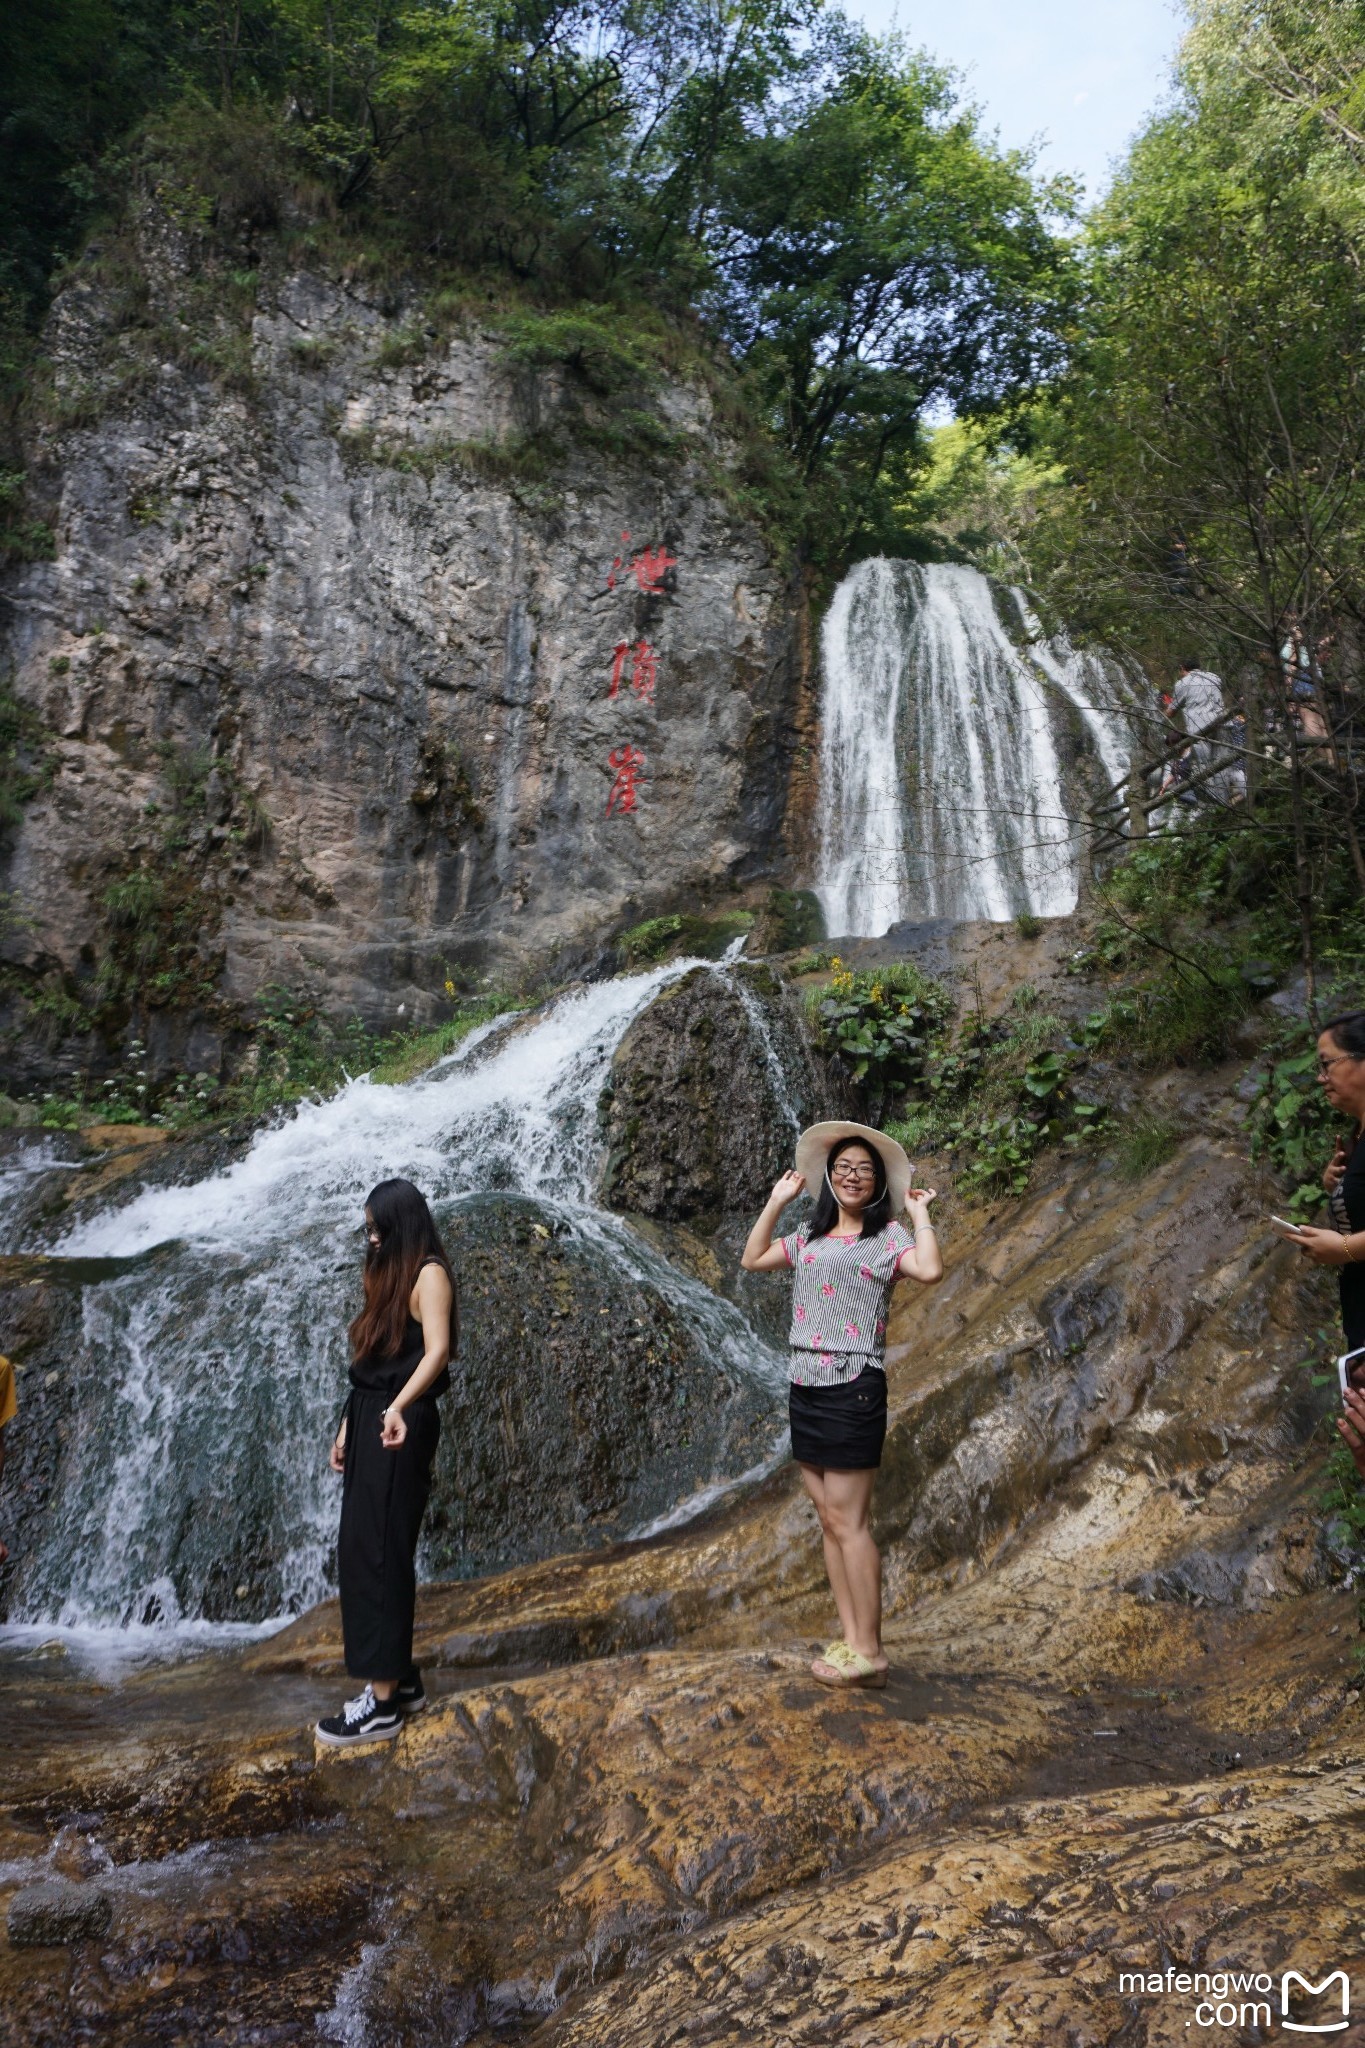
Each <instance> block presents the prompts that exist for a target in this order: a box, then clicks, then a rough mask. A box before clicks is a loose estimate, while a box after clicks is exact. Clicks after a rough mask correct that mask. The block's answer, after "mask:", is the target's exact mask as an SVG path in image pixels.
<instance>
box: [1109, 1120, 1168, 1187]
mask: <svg viewBox="0 0 1365 2048" xmlns="http://www.w3.org/2000/svg"><path fill="white" fill-rule="evenodd" d="M1180 1138H1181V1129H1180V1125H1179V1124H1178V1123H1176V1122H1175V1121H1174V1119H1173V1118H1171V1117H1164V1116H1157V1115H1153V1114H1151V1113H1144V1114H1141V1115H1138V1116H1136V1117H1134V1118H1133V1120H1132V1122H1131V1123H1130V1124H1129V1125H1128V1126H1127V1128H1126V1129H1125V1130H1124V1131H1123V1133H1122V1135H1121V1136H1120V1138H1119V1141H1118V1168H1119V1172H1120V1174H1121V1175H1122V1176H1123V1178H1124V1179H1125V1180H1142V1179H1143V1178H1144V1177H1145V1176H1146V1175H1147V1174H1149V1173H1154V1172H1155V1171H1156V1169H1157V1167H1158V1166H1164V1165H1165V1164H1166V1161H1167V1160H1168V1159H1170V1158H1171V1157H1172V1156H1173V1155H1174V1153H1175V1151H1176V1149H1177V1148H1178V1146H1179V1144H1180Z"/></svg>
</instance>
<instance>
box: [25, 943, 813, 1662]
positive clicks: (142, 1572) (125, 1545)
mask: <svg viewBox="0 0 1365 2048" xmlns="http://www.w3.org/2000/svg"><path fill="white" fill-rule="evenodd" d="M698 964H699V963H697V962H695V961H681V962H675V963H672V964H670V965H668V966H665V967H661V968H657V969H655V970H654V971H653V972H652V973H649V974H639V975H632V976H629V977H624V978H621V979H618V980H615V981H609V982H603V983H599V984H596V985H594V986H592V987H588V988H584V989H581V990H577V991H574V992H572V993H570V994H567V995H565V996H563V997H562V998H560V1000H559V1001H558V1002H556V1003H554V1004H553V1005H551V1007H550V1008H549V1009H547V1010H546V1011H544V1012H543V1013H541V1014H539V1015H537V1016H536V1017H534V1018H530V1019H525V1020H520V1019H513V1020H510V1021H509V1020H503V1021H502V1022H501V1023H499V1024H496V1025H493V1026H489V1027H487V1028H486V1029H485V1030H484V1031H482V1032H480V1033H479V1034H477V1035H476V1037H475V1038H471V1039H470V1040H467V1041H466V1043H465V1045H464V1046H462V1047H461V1048H460V1050H459V1051H458V1052H457V1053H455V1054H454V1055H452V1056H451V1057H450V1058H449V1059H447V1060H445V1061H444V1062H442V1063H441V1065H440V1066H438V1067H436V1068H435V1069H433V1070H432V1072H430V1073H429V1074H427V1075H424V1076H423V1077H421V1078H420V1079H419V1080H416V1081H413V1082H410V1083H407V1084H405V1085H402V1086H382V1085H380V1084H378V1083H376V1082H373V1081H370V1080H368V1079H362V1080H357V1081H353V1082H351V1083H350V1084H349V1085H348V1086H347V1087H345V1088H344V1089H342V1090H341V1091H340V1093H338V1094H337V1095H335V1096H333V1097H332V1098H331V1099H330V1100H328V1101H325V1102H318V1103H308V1104H304V1105H303V1106H302V1107H300V1108H299V1110H298V1111H297V1112H296V1113H295V1114H294V1115H292V1116H291V1117H290V1118H289V1119H288V1120H287V1121H286V1122H283V1123H281V1124H279V1125H278V1126H276V1127H275V1128H274V1129H271V1130H268V1131H265V1132H262V1133H261V1134H260V1135H259V1136H258V1137H257V1139H256V1140H255V1142H254V1143H253V1144H252V1146H251V1148H250V1150H249V1151H248V1152H247V1153H246V1155H245V1156H244V1157H243V1158H242V1159H240V1160H239V1161H237V1162H236V1163H235V1164H234V1165H232V1166H230V1167H228V1168H227V1169H226V1170H225V1171H224V1172H222V1173H219V1174H216V1175H214V1176H213V1177H211V1178H210V1179H208V1180H205V1181H201V1182H199V1183H197V1184H196V1185H194V1186H192V1187H166V1188H149V1189H146V1190H144V1191H143V1192H142V1193H141V1194H139V1195H138V1196H137V1197H136V1198H135V1199H134V1200H132V1201H131V1202H130V1203H128V1204H127V1206H125V1207H124V1208H122V1209H119V1210H115V1211H111V1212H105V1213H103V1214H100V1215H98V1216H92V1217H91V1218H90V1219H89V1220H88V1221H85V1222H81V1223H78V1224H77V1225H76V1226H75V1227H74V1228H73V1229H72V1230H71V1231H70V1233H69V1234H68V1236H67V1237H66V1239H65V1240H64V1242H63V1243H62V1244H61V1245H60V1247H59V1251H60V1252H61V1253H63V1254H66V1255H69V1256H74V1255H81V1256H91V1255H94V1256H100V1257H106V1258H129V1259H135V1260H136V1263H135V1264H134V1265H132V1266H130V1268H129V1269H128V1270H127V1271H126V1272H124V1273H122V1274H119V1275H117V1276H116V1277H114V1278H112V1279H109V1280H105V1281H102V1282H101V1283H99V1284H97V1285H92V1286H90V1287H88V1288H87V1289H86V1290H85V1296H84V1301H85V1324H86V1334H87V1338H88V1340H89V1348H90V1351H91V1353H92V1355H93V1356H94V1358H95V1359H96V1360H97V1362H98V1372H97V1375H96V1378H95V1381H94V1382H93V1383H92V1384H88V1385H87V1386H85V1387H83V1388H82V1389H81V1390H80V1398H79V1400H78V1401H76V1402H75V1403H74V1404H73V1408H74V1414H75V1420H74V1423H73V1440H72V1442H71V1443H70V1444H69V1446H68V1450H67V1457H66V1460H65V1475H64V1481H63V1490H62V1493H61V1496H60V1498H59V1499H58V1500H56V1501H54V1503H53V1509H52V1512H51V1515H50V1517H49V1519H48V1522H47V1526H46V1531H45V1534H44V1537H43V1539H42V1546H41V1549H40V1552H39V1554H38V1555H36V1556H34V1557H33V1558H31V1559H30V1560H29V1561H28V1563H27V1566H26V1569H25V1573H24V1578H23V1580H22V1582H21V1589H20V1600H19V1602H18V1603H17V1605H16V1610H15V1613H14V1619H15V1621H17V1622H31V1623H36V1622H40V1621H46V1622H48V1623H52V1622H56V1623H58V1624H60V1625H63V1626H66V1627H72V1628H87V1627H89V1626H91V1625H102V1626H105V1627H109V1626H113V1627H120V1626H128V1625H138V1624H146V1623H148V1622H154V1623H157V1624H160V1625H162V1626H165V1627H167V1628H168V1629H169V1630H170V1631H171V1632H174V1630H175V1628H176V1627H177V1625H178V1624H180V1623H181V1622H182V1621H184V1620H189V1619H190V1618H192V1616H193V1613H194V1609H193V1605H192V1603H191V1604H190V1605H189V1607H188V1609H187V1611H186V1612H184V1613H182V1605H184V1601H183V1598H182V1597H181V1596H178V1595H177V1592H176V1580H175V1571H176V1568H177V1560H180V1559H183V1557H184V1554H185V1549H186V1541H187V1531H190V1532H191V1535H192V1539H193V1548H194V1554H195V1557H196V1560H199V1562H197V1563H196V1568H195V1569H196V1571H197V1572H198V1574H199V1577H200V1580H202V1578H203V1574H204V1571H205V1569H206V1568H205V1566H204V1565H203V1563H202V1559H203V1555H204V1553H205V1552H206V1551H207V1552H208V1553H209V1555H210V1558H211V1556H212V1552H213V1549H214V1546H215V1544H216V1545H218V1546H219V1547H220V1548H221V1550H222V1551H223V1552H224V1553H227V1552H228V1551H230V1549H231V1546H232V1544H233V1543H234V1541H236V1540H238V1539H239V1537H240V1535H241V1529H242V1526H243V1525H250V1526H251V1527H252V1530H253V1533H258V1532H261V1531H263V1532H264V1535H265V1539H266V1540H265V1543H264V1545H263V1547H264V1548H265V1549H266V1550H267V1551H268V1553H269V1555H270V1556H271V1557H272V1558H274V1559H276V1560H279V1561H280V1563H279V1573H280V1582H281V1586H282V1594H283V1600H282V1604H283V1606H284V1608H285V1610H286V1611H288V1612H298V1611H299V1610H300V1609H301V1608H303V1607H305V1606H307V1605H309V1604H311V1603H312V1602H313V1601H314V1600H317V1599H318V1598H320V1597H322V1596H323V1595H324V1594H325V1593H326V1592H327V1591H328V1589H329V1584H330V1575H331V1559H332V1554H333V1546H334V1543H335V1536H336V1514H337V1499H336V1491H335V1484H334V1482H333V1481H331V1479H330V1478H329V1475H328V1474H327V1472H326V1469H325V1447H326V1444H327V1442H328V1440H329V1437H330V1435H331V1432H332V1430H333V1428H334V1426H335V1422H336V1417H337V1411H338V1409H339V1406H340V1403H341V1401H342V1399H343V1398H344V1392H345V1359H344V1353H343V1328H344V1323H345V1316H346V1307H347V1303H348V1301H349V1299H350V1297H351V1295H352V1294H353V1292H354V1287H355V1280H356V1272H357V1265H358V1257H359V1251H360V1241H359V1223H360V1209H361V1204H362V1202H363V1199H364V1196H365V1194H366V1192H367V1190H368V1189H369V1188H370V1187H371V1186H373V1185H374V1184H375V1183H376V1182H377V1181H379V1180H382V1179H385V1178H387V1177H389V1176H390V1175H396V1174H401V1175H403V1176H405V1177H406V1178H409V1179H412V1180H414V1181H415V1182H416V1183H417V1184H418V1186H420V1187H421V1188H422V1190H423V1192H424V1193H425V1194H426V1195H427V1196H428V1197H429V1198H430V1199H431V1200H433V1201H434V1202H437V1203H442V1202H444V1203H449V1202H451V1201H452V1200H456V1201H458V1200H462V1199H470V1198H473V1197H477V1196H479V1195H482V1194H486V1193H490V1192H494V1191H503V1190H505V1191H510V1192H514V1193H517V1194H521V1195H524V1196H527V1197H530V1198H532V1199H534V1200H535V1201H537V1202H538V1203H540V1204H541V1205H542V1206H543V1207H544V1208H545V1209H547V1210H549V1211H551V1212H553V1213H554V1214H555V1215H556V1216H558V1217H559V1218H560V1219H561V1220H562V1221H563V1222H564V1223H566V1224H567V1226H568V1228H569V1230H570V1231H571V1232H572V1233H573V1234H574V1235H576V1236H578V1237H579V1238H580V1239H588V1240H590V1241H591V1242H592V1244H593V1245H594V1246H595V1248H596V1250H597V1252H598V1254H599V1255H600V1257H601V1258H602V1260H603V1261H604V1262H605V1263H606V1264H608V1265H609V1266H610V1267H611V1268H612V1269H613V1271H614V1272H615V1273H616V1274H617V1275H618V1276H619V1278H620V1279H621V1280H622V1281H627V1282H629V1283H631V1284H633V1285H635V1286H644V1287H646V1288H648V1289H649V1290H651V1291H652V1292H653V1293H654V1294H655V1295H656V1296H661V1297H662V1298H663V1299H664V1300H665V1301H666V1302H668V1303H669V1304H670V1305H671V1306H672V1307H674V1308H676V1309H678V1310H680V1311H681V1313H682V1314H683V1315H684V1316H685V1318H686V1320H687V1323H688V1326H689V1327H690V1329H691V1330H692V1331H693V1332H694V1333H695V1334H696V1336H697V1337H698V1340H699V1341H700V1343H701V1344H702V1345H703V1347H704V1349H705V1351H706V1353H707V1355H709V1356H710V1357H712V1358H713V1359H714V1360H715V1362H716V1366H717V1372H718V1376H719V1375H722V1374H723V1375H726V1376H728V1377H729V1378H730V1379H731V1380H732V1381H736V1382H739V1383H743V1382H745V1381H746V1380H747V1381H748V1382H749V1384H751V1385H752V1384H754V1383H755V1382H757V1383H759V1384H761V1385H763V1386H765V1387H771V1388H772V1389H773V1391H774V1392H776V1391H777V1390H778V1389H779V1388H780V1387H781V1386H782V1385H783V1384H784V1381H785V1375H784V1368H783V1365H782V1361H781V1359H780V1358H779V1357H778V1355H777V1354H776V1353H775V1352H773V1351H772V1350H771V1348H770V1347H769V1346H767V1345H766V1344H764V1343H763V1342H762V1340H761V1339H760V1338H759V1337H758V1336H757V1335H756V1334H755V1332H754V1331H753V1330H752V1329H751V1328H750V1326H749V1325H748V1323H747V1322H746V1321H745V1320H744V1318H743V1316H742V1315H741V1314H740V1312H739V1310H738V1309H736V1308H734V1307H733V1306H732V1305H731V1304H729V1303H728V1302H725V1301H723V1300H721V1299H719V1298H718V1297H717V1296H715V1295H714V1294H712V1293H711V1291H710V1290H709V1289H708V1288H706V1287H705V1286H703V1285H702V1284H701V1282H699V1281H695V1280H692V1279H691V1278H689V1277H688V1276H687V1275H686V1274H684V1273H682V1272H680V1271H679V1270H678V1269H677V1268H675V1267H673V1266H671V1265H670V1264H669V1263H668V1262H667V1261H666V1260H665V1259H664V1258H663V1257H662V1256H661V1255H660V1254H658V1253H657V1252H655V1251H654V1250H653V1249H652V1248H651V1247H650V1246H649V1245H647V1244H646V1243H645V1242H644V1241H643V1240H642V1239H641V1238H640V1237H639V1236H637V1235H636V1234H635V1233H634V1232H632V1231H631V1230H630V1229H629V1228H628V1227H627V1226H626V1225H625V1224H623V1223H622V1222H621V1221H620V1220H619V1219H618V1218H616V1217H614V1216H611V1215H609V1214H607V1213H606V1212H605V1211H603V1210H601V1209H599V1208H598V1207H597V1206H596V1204H595V1202H594V1200H593V1194H592V1188H593V1180H594V1174H595V1166H596V1159H597V1150H598V1135H597V1104H598V1098H599V1095H600V1093H601V1089H602V1086H603V1083H604V1081H605V1080H606V1077H607V1071H608V1068H609V1065H610V1061H611V1058H612V1055H613V1053H614V1052H615V1049H616V1047H617V1045H618V1044H619V1043H620V1040H621V1037H622V1035H623V1033H624V1031H625V1029H626V1027H627V1025H628V1024H629V1023H630V1021H631V1020H632V1018H633V1017H634V1016H636V1015H637V1014H638V1012H639V1011H640V1010H641V1009H643V1007H644V1006H645V1004H646V1003H648V1002H649V1001H650V1000H651V998H652V997H653V996H654V995H655V994H656V993H657V992H658V990H659V989H660V988H662V987H663V986H664V985H665V984H666V983H667V982H669V981H671V980H673V979H675V978H677V977H678V976H680V975H682V974H684V973H686V972H687V971H688V970H689V969H690V968H692V967H695V966H696V965H698ZM716 971H718V972H724V971H725V970H724V969H718V970H716ZM774 1405H775V1406H776V1403H775V1404H774ZM774 1433H776V1416H775V1431H774ZM699 1476H701V1475H699ZM707 1476H708V1477H710V1478H714V1476H715V1475H707ZM720 1476H721V1477H722V1478H724V1477H725V1474H724V1473H722V1474H721V1475H720ZM730 1477H731V1478H738V1477H739V1473H738V1472H737V1471H736V1472H734V1473H732V1474H731V1475H730ZM225 1499H226V1500H229V1501H230V1502H231V1511H230V1513H229V1514H225V1511H224V1507H223V1505H222V1504H223V1502H224V1501H225ZM206 1503H208V1504H209V1505H208V1506H207V1507H206V1506H205V1504H206ZM206 1512H207V1513H210V1514H214V1515H222V1516H224V1521H223V1526H222V1527H221V1528H220V1529H214V1528H211V1527H210V1528H205V1527H204V1526H203V1523H202V1517H203V1516H204V1514H205V1513H206ZM196 1518H200V1519H199V1522H198V1524H197V1526H196ZM180 1576H181V1584H182V1587H183V1584H184V1581H185V1578H186V1572H185V1570H184V1569H183V1568H181V1573H180ZM188 1576H189V1577H190V1578H191V1579H193V1578H194V1577H195V1573H194V1572H190V1573H189V1574H188Z"/></svg>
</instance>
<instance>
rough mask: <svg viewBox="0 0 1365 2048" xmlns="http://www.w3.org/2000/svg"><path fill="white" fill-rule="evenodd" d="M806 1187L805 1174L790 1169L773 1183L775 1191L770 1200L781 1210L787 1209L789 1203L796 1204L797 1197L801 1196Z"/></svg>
mask: <svg viewBox="0 0 1365 2048" xmlns="http://www.w3.org/2000/svg"><path fill="white" fill-rule="evenodd" d="M805 1185H806V1176H805V1174H804V1173H794V1172H793V1171H792V1170H791V1169H790V1168H788V1170H787V1172H786V1173H784V1174H782V1175H781V1177H780V1178H779V1179H777V1180H775V1181H774V1182H773V1191H772V1194H771V1195H770V1197H769V1200H770V1201H772V1202H774V1203H776V1205H777V1207H778V1208H779V1209H785V1208H786V1206H787V1204H788V1202H794V1201H795V1200H796V1198H797V1196H798V1195H799V1194H800V1192H801V1190H802V1188H804V1186H805Z"/></svg>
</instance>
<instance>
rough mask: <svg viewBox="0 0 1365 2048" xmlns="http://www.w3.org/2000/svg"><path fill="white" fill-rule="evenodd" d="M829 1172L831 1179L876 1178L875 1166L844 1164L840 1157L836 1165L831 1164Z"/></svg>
mask: <svg viewBox="0 0 1365 2048" xmlns="http://www.w3.org/2000/svg"><path fill="white" fill-rule="evenodd" d="M829 1173H830V1179H831V1180H875V1179H876V1178H877V1169H876V1167H875V1166H845V1165H844V1162H843V1160H842V1159H841V1160H840V1161H839V1163H838V1165H837V1166H831V1168H830V1170H829Z"/></svg>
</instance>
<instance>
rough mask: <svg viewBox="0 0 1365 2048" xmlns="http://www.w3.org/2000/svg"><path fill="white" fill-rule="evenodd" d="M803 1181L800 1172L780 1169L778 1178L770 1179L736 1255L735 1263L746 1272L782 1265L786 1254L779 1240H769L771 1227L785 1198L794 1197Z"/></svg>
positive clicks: (788, 1200)
mask: <svg viewBox="0 0 1365 2048" xmlns="http://www.w3.org/2000/svg"><path fill="white" fill-rule="evenodd" d="M805 1185H806V1181H805V1176H804V1174H800V1173H784V1174H783V1176H782V1178H781V1180H779V1181H776V1182H774V1184H773V1191H772V1193H771V1194H770V1195H769V1197H768V1199H767V1202H766V1203H765V1205H764V1209H763V1214H762V1215H761V1216H760V1217H759V1219H758V1221H757V1223H755V1225H754V1227H753V1229H752V1230H751V1231H750V1232H749V1235H748V1239H747V1240H746V1242H745V1246H744V1249H743V1251H742V1252H741V1253H740V1255H739V1263H740V1265H741V1266H743V1268H744V1270H745V1272H746V1273H776V1272H777V1271H778V1270H779V1269H780V1268H781V1267H783V1266H785V1265H786V1263H787V1254H786V1253H785V1252H784V1251H783V1249H782V1247H781V1245H780V1244H774V1243H773V1231H774V1230H775V1229H776V1227H777V1219H778V1217H779V1216H780V1215H781V1214H782V1211H783V1210H784V1209H785V1208H786V1207H787V1205H788V1203H789V1202H794V1201H795V1200H796V1198H797V1196H798V1195H799V1194H800V1192H801V1190H802V1188H803V1187H804V1186H805Z"/></svg>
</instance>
